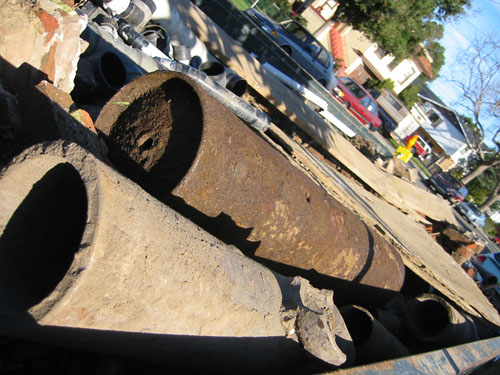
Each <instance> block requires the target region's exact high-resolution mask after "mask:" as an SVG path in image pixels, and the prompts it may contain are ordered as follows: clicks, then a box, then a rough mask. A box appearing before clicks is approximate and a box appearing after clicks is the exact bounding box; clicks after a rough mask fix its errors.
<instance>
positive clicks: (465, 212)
mask: <svg viewBox="0 0 500 375" xmlns="http://www.w3.org/2000/svg"><path fill="white" fill-rule="evenodd" d="M455 208H456V209H457V211H458V212H460V214H461V215H462V216H463V217H465V219H467V221H469V222H470V223H472V224H473V225H477V226H479V227H484V225H485V224H486V215H485V214H484V213H482V212H481V210H480V209H479V207H478V206H477V205H476V204H475V203H474V202H460V203H459V204H457V206H456V207H455Z"/></svg>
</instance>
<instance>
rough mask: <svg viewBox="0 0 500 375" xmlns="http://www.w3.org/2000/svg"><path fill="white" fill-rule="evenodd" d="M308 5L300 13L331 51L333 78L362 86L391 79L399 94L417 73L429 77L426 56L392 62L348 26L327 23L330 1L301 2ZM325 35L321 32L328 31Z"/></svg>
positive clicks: (333, 8)
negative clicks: (351, 79) (341, 77)
mask: <svg viewBox="0 0 500 375" xmlns="http://www.w3.org/2000/svg"><path fill="white" fill-rule="evenodd" d="M301 3H302V4H305V3H307V4H310V6H309V7H307V9H305V10H304V11H303V12H302V13H301V14H302V16H303V17H304V18H305V19H306V20H307V22H308V25H307V28H308V29H309V31H310V32H311V33H313V34H314V35H315V36H316V38H317V39H318V40H319V41H320V42H321V43H322V44H323V45H324V46H325V47H326V48H327V49H329V50H330V51H331V53H332V55H333V56H334V58H335V60H336V61H337V62H338V70H337V75H339V76H348V77H350V78H353V79H354V80H356V81H357V82H359V83H361V84H363V83H365V82H366V81H367V80H368V79H370V78H376V79H378V80H380V81H385V80H387V79H391V80H392V81H393V82H394V83H395V87H394V92H395V93H396V94H399V93H400V92H401V91H403V90H404V89H405V88H406V87H408V86H409V85H410V84H411V83H412V82H413V81H414V80H415V79H416V78H417V77H418V76H420V74H422V73H424V74H426V75H427V76H428V77H430V78H432V70H431V65H430V64H431V62H432V59H431V57H430V56H429V55H428V54H425V49H423V51H424V56H419V57H416V58H414V59H405V60H402V61H396V59H395V58H394V56H393V55H391V54H389V53H387V52H386V51H384V50H383V49H382V48H380V47H379V46H378V45H377V44H376V43H373V42H371V41H370V40H369V39H368V38H367V37H366V36H365V35H364V34H363V33H362V32H360V31H357V30H354V29H353V28H352V26H350V25H348V24H345V23H341V22H338V23H336V24H334V23H333V21H331V17H332V16H333V15H334V13H335V11H336V9H337V6H338V4H337V2H336V1H333V0H315V1H312V2H310V1H307V2H301ZM328 30H329V33H325V31H328Z"/></svg>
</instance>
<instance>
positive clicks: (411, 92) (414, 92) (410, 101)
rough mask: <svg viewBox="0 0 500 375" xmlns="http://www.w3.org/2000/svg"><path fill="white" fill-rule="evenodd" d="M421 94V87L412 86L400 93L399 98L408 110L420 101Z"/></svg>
mask: <svg viewBox="0 0 500 375" xmlns="http://www.w3.org/2000/svg"><path fill="white" fill-rule="evenodd" d="M419 92H420V86H419V85H410V86H408V87H407V88H405V89H404V90H403V91H401V92H400V94H399V97H400V98H401V100H402V101H403V103H405V105H406V106H407V107H408V108H410V109H411V108H412V107H413V105H414V104H415V103H416V102H418V101H419V97H418V93H419Z"/></svg>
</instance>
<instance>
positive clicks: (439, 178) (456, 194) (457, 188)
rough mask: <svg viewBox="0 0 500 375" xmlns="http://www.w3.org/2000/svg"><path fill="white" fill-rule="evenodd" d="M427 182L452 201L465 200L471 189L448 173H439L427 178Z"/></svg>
mask: <svg viewBox="0 0 500 375" xmlns="http://www.w3.org/2000/svg"><path fill="white" fill-rule="evenodd" d="M427 184H428V185H429V186H430V187H431V188H432V189H434V190H435V191H437V192H438V193H439V194H441V195H442V196H443V197H445V198H447V199H449V200H450V201H452V202H463V201H464V199H465V197H466V196H467V194H468V193H469V191H468V190H467V188H466V187H465V185H464V184H463V183H462V182H460V181H458V180H457V179H456V178H455V177H453V176H452V175H450V174H448V173H438V174H435V175H433V176H432V177H430V178H429V179H428V180H427Z"/></svg>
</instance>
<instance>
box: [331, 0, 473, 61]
mask: <svg viewBox="0 0 500 375" xmlns="http://www.w3.org/2000/svg"><path fill="white" fill-rule="evenodd" d="M468 3H469V0H363V1H361V0H341V1H340V2H339V8H338V10H337V15H338V16H337V17H339V18H340V19H342V20H344V21H345V22H349V23H351V24H352V25H353V26H354V28H355V29H357V30H360V31H362V32H365V33H366V34H367V35H369V36H370V38H371V39H372V40H373V41H374V42H376V43H378V44H379V45H380V46H381V47H383V48H384V49H385V50H387V51H389V52H390V53H392V54H393V55H394V56H395V57H396V58H397V59H400V60H402V59H405V58H407V57H410V56H414V55H415V54H416V53H417V52H418V51H419V50H420V44H421V43H424V42H425V41H435V40H438V39H440V38H441V37H442V35H443V25H442V24H441V23H438V22H436V21H435V19H437V20H438V21H442V20H445V19H447V18H448V17H450V16H455V15H457V14H460V13H461V12H462V11H463V7H464V6H465V5H466V4H468Z"/></svg>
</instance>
